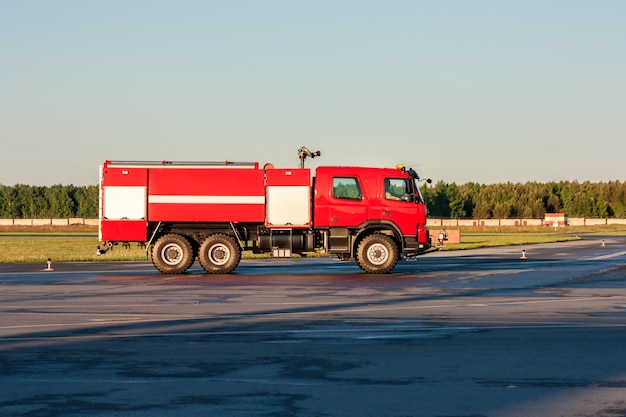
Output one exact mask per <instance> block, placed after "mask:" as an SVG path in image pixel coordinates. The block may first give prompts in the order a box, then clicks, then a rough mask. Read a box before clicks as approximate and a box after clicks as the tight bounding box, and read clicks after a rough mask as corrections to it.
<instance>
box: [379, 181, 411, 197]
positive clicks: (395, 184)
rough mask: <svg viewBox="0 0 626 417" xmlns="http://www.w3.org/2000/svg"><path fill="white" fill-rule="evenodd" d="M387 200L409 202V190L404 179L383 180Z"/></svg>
mask: <svg viewBox="0 0 626 417" xmlns="http://www.w3.org/2000/svg"><path fill="white" fill-rule="evenodd" d="M385 198H386V199H387V200H398V201H411V200H412V198H411V190H410V187H409V185H408V184H407V181H406V180H405V179H404V178H385Z"/></svg>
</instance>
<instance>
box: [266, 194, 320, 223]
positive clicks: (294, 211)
mask: <svg viewBox="0 0 626 417" xmlns="http://www.w3.org/2000/svg"><path fill="white" fill-rule="evenodd" d="M310 222H311V187H309V186H274V187H267V225H268V226H308V225H309V223H310Z"/></svg>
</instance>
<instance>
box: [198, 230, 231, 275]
mask: <svg viewBox="0 0 626 417" xmlns="http://www.w3.org/2000/svg"><path fill="white" fill-rule="evenodd" d="M198 259H199V260H200V264H201V265H202V267H203V268H204V270H205V271H207V272H208V273H209V274H228V273H230V272H232V271H233V269H235V268H236V267H237V265H239V261H240V260H241V248H239V244H238V243H237V242H236V241H235V239H233V238H232V237H230V236H228V235H224V234H215V235H211V236H209V237H207V238H206V239H205V240H204V242H202V245H201V246H200V252H199V253H198Z"/></svg>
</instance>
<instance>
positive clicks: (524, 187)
mask: <svg viewBox="0 0 626 417" xmlns="http://www.w3.org/2000/svg"><path fill="white" fill-rule="evenodd" d="M422 194H423V195H424V199H425V200H426V203H427V206H428V213H429V216H431V217H439V218H457V219H461V218H473V219H542V218H544V217H545V214H546V213H566V214H567V215H568V216H569V217H589V218H611V217H614V218H626V183H622V182H621V181H610V182H602V183H592V182H589V181H585V182H582V183H579V182H578V181H560V182H549V183H537V182H527V183H524V184H522V183H510V182H507V183H500V184H490V185H484V184H477V183H467V184H463V185H457V184H455V183H452V184H446V183H444V182H443V181H440V182H438V183H436V184H433V185H431V186H429V187H424V188H423V189H422Z"/></svg>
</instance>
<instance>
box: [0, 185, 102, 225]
mask: <svg viewBox="0 0 626 417" xmlns="http://www.w3.org/2000/svg"><path fill="white" fill-rule="evenodd" d="M73 217H77V218H85V219H93V218H97V217H98V186H96V185H90V186H75V185H52V186H49V187H48V186H33V185H23V184H17V185H14V186H6V185H2V184H0V218H3V219H50V218H54V219H68V218H73Z"/></svg>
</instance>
